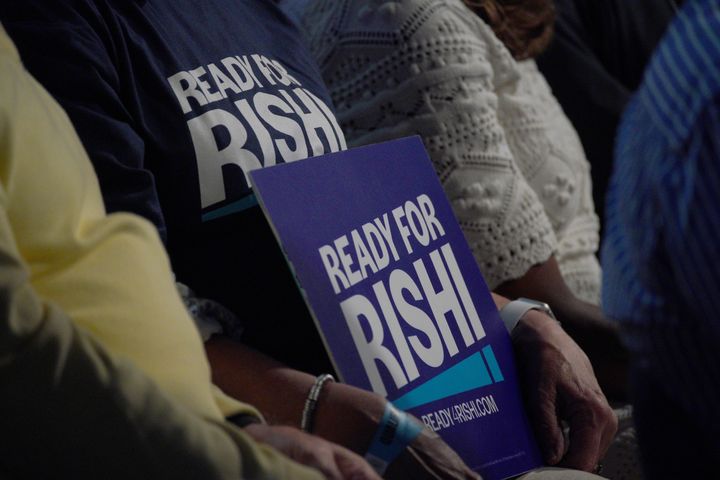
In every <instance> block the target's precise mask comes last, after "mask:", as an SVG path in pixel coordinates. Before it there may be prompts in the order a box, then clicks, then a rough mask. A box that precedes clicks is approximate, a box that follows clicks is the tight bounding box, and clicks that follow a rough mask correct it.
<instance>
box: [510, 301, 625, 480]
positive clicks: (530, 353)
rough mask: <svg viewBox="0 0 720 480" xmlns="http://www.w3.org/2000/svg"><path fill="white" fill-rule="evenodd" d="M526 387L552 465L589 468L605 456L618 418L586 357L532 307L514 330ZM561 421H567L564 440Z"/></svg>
mask: <svg viewBox="0 0 720 480" xmlns="http://www.w3.org/2000/svg"><path fill="white" fill-rule="evenodd" d="M513 346H514V349H515V354H516V358H517V363H518V369H519V371H520V376H521V381H522V384H521V386H522V390H523V393H524V394H525V397H526V402H527V406H528V413H529V415H530V419H531V423H532V424H533V427H534V429H535V433H536V437H537V439H538V442H539V444H540V448H541V450H542V452H543V455H544V458H545V461H546V462H547V463H548V464H549V465H561V466H564V467H568V468H575V469H579V470H585V471H591V470H593V469H595V468H596V467H597V465H598V462H599V461H600V459H601V458H602V457H603V456H604V455H605V452H606V451H607V448H608V446H609V445H610V442H611V441H612V439H613V437H614V436H615V432H616V430H617V417H616V416H615V414H614V413H613V411H612V409H611V408H610V406H609V405H608V402H607V399H606V398H605V395H604V394H603V392H602V390H601V389H600V386H599V385H598V382H597V379H596V378H595V374H594V373H593V369H592V366H591V364H590V361H589V360H588V357H587V356H586V355H585V353H583V351H582V350H581V349H580V347H578V345H577V344H576V343H575V342H574V341H573V340H572V339H571V338H570V337H569V336H568V335H567V334H566V333H565V332H564V331H563V329H562V328H561V327H560V325H559V324H558V323H557V322H555V321H554V320H553V319H551V318H550V317H548V316H547V315H545V314H543V313H541V312H538V311H535V310H530V311H528V312H527V313H526V314H525V315H524V316H523V319H522V320H521V322H520V323H519V324H518V325H517V327H516V328H515V330H514V331H513ZM561 421H564V422H567V424H568V425H569V430H570V432H569V440H568V441H567V442H566V439H565V437H564V436H563V432H562V424H561Z"/></svg>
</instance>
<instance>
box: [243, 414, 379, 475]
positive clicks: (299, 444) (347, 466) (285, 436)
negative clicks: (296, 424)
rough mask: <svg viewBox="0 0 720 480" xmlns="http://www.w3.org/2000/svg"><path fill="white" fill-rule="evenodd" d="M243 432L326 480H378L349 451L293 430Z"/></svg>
mask: <svg viewBox="0 0 720 480" xmlns="http://www.w3.org/2000/svg"><path fill="white" fill-rule="evenodd" d="M244 430H245V432H246V433H247V434H248V435H250V436H251V437H253V439H255V440H257V441H258V442H262V443H266V444H268V445H270V446H271V447H273V448H275V449H276V450H279V451H280V452H282V453H284V454H285V455H286V456H288V457H289V458H291V459H292V460H294V461H296V462H298V463H300V464H303V465H306V466H308V467H311V468H314V469H316V470H319V471H320V472H321V473H322V474H323V475H325V477H326V478H327V479H328V480H343V479H352V480H380V477H379V476H378V475H377V474H376V473H375V471H374V470H373V469H372V467H370V465H369V464H368V463H367V462H366V461H365V460H364V459H363V458H361V457H360V456H359V455H357V454H355V453H353V452H351V451H350V450H348V449H346V448H344V447H341V446H340V445H336V444H334V443H331V442H328V441H327V440H323V439H322V438H320V437H316V436H315V435H310V434H308V433H305V432H302V431H300V430H298V429H296V428H292V427H284V426H268V425H264V424H260V423H255V424H252V425H248V426H247V427H245V428H244Z"/></svg>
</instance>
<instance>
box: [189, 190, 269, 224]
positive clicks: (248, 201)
mask: <svg viewBox="0 0 720 480" xmlns="http://www.w3.org/2000/svg"><path fill="white" fill-rule="evenodd" d="M257 204H258V202H257V198H256V197H255V194H251V195H248V196H247V197H245V198H241V199H240V200H238V201H237V202H233V203H230V204H228V205H225V206H224V207H222V208H218V209H217V210H213V211H212V212H208V213H204V214H203V216H202V221H203V222H207V221H209V220H215V219H216V218H220V217H224V216H226V215H230V214H232V213H238V212H242V211H243V210H247V209H248V208H250V207H254V206H255V205H257Z"/></svg>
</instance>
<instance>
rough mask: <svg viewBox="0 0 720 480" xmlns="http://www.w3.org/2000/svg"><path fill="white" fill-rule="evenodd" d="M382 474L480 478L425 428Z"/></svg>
mask: <svg viewBox="0 0 720 480" xmlns="http://www.w3.org/2000/svg"><path fill="white" fill-rule="evenodd" d="M418 421H419V420H418ZM385 478H386V479H406V478H412V479H419V480H437V479H439V478H443V479H445V478H447V479H467V480H471V479H472V480H481V477H480V475H478V474H477V473H475V472H473V471H472V470H470V468H469V467H468V466H467V465H466V464H465V462H463V461H462V459H461V458H460V457H459V456H458V454H457V453H455V451H454V450H453V449H451V448H450V447H449V446H448V445H447V444H446V443H445V442H444V441H442V439H440V437H439V436H438V434H437V433H435V432H433V431H432V430H429V429H428V428H423V430H422V432H420V435H419V436H418V437H417V438H416V439H415V440H414V441H413V442H412V443H411V444H410V445H408V447H407V448H406V449H405V450H404V451H403V452H402V453H401V454H400V456H398V457H397V458H396V459H395V461H394V462H393V463H391V464H390V465H389V466H388V469H387V470H386V471H385Z"/></svg>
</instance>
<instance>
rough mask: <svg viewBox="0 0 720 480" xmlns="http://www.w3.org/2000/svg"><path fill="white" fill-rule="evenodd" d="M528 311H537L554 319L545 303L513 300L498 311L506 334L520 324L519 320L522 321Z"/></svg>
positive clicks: (525, 299)
mask: <svg viewBox="0 0 720 480" xmlns="http://www.w3.org/2000/svg"><path fill="white" fill-rule="evenodd" d="M528 310H539V311H541V312H543V313H545V314H547V315H549V316H550V317H551V318H553V319H555V315H553V313H552V310H551V309H550V306H549V305H548V304H547V303H543V302H538V301H537V300H530V299H529V298H518V299H517V300H513V301H512V302H510V303H508V304H507V305H505V306H504V307H503V308H502V309H501V310H500V318H501V319H502V321H503V323H504V324H505V328H506V329H507V331H508V333H512V331H513V330H514V329H515V327H516V326H517V324H518V322H520V319H522V317H523V315H525V314H526V313H527V312H528Z"/></svg>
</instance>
